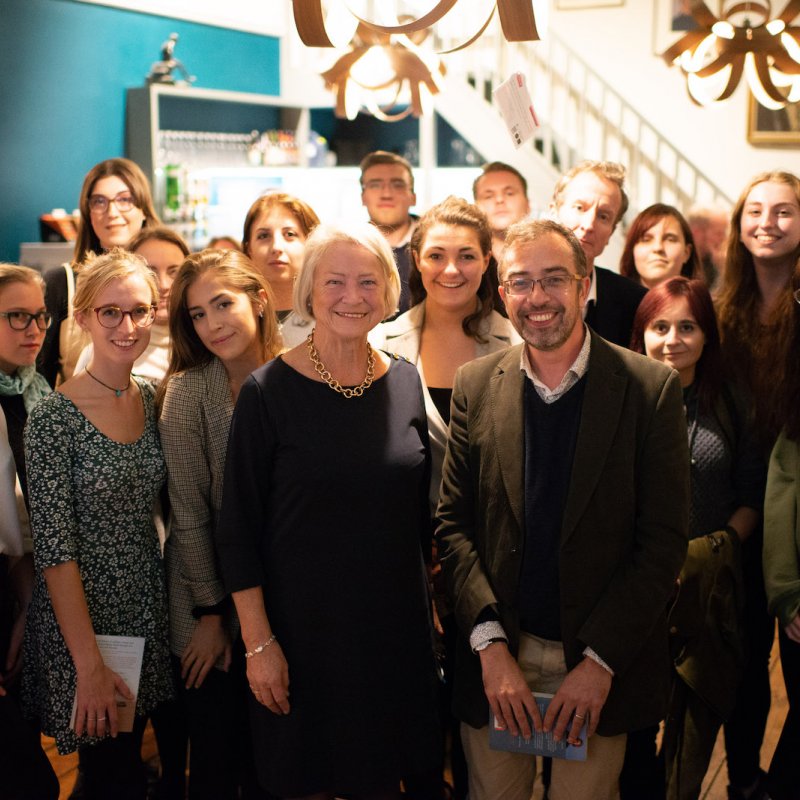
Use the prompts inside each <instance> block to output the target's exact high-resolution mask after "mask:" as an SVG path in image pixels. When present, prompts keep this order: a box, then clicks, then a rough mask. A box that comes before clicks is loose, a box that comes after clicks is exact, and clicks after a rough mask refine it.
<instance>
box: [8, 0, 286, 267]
mask: <svg viewBox="0 0 800 800" xmlns="http://www.w3.org/2000/svg"><path fill="white" fill-rule="evenodd" d="M172 32H175V33H178V34H179V35H180V41H179V42H178V46H177V49H176V55H177V57H178V58H180V59H181V60H182V61H183V62H184V63H185V64H186V66H187V67H188V69H189V71H190V72H191V73H192V74H194V75H196V76H197V84H196V85H197V86H201V87H204V88H211V89H228V90H232V91H242V92H255V93H259V94H272V95H275V94H279V92H280V83H279V75H278V65H279V41H278V40H277V39H276V38H273V37H267V36H258V35H255V34H248V33H244V32H242V31H233V30H228V29H223V28H214V27H211V26H207V25H199V24H196V23H190V22H182V21H178V20H174V19H168V18H165V17H158V16H152V15H148V14H138V13H134V12H129V11H121V10H119V9H114V8H107V7H104V6H95V5H91V4H85V3H77V2H72V1H71V0H2V21H1V22H0V142H1V143H2V159H3V169H2V170H0V259H2V260H11V261H16V260H17V259H18V258H19V250H18V245H19V242H21V241H36V240H38V235H39V231H38V218H39V215H40V214H41V213H43V212H46V211H49V210H50V208H52V207H54V206H63V207H65V208H67V209H68V210H71V209H72V208H74V207H75V206H76V205H77V202H78V194H79V192H80V186H81V182H82V180H83V176H84V175H85V174H86V172H87V171H88V170H89V169H90V168H91V167H92V165H94V164H96V163H97V162H98V161H102V160H103V159H104V158H111V157H114V156H121V155H123V153H124V125H125V90H126V89H127V88H129V87H132V86H142V85H143V84H144V77H145V75H146V74H147V72H148V71H149V69H150V65H151V64H152V63H153V62H154V61H156V60H158V58H159V53H160V46H161V43H162V42H163V41H164V40H165V39H166V38H167V37H168V36H169V34H170V33H172Z"/></svg>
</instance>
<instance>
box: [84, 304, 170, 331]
mask: <svg viewBox="0 0 800 800" xmlns="http://www.w3.org/2000/svg"><path fill="white" fill-rule="evenodd" d="M156 308H157V306H156V305H155V304H153V305H151V306H136V307H135V308H132V309H131V310H130V311H123V310H122V309H121V308H119V307H118V306H99V307H98V308H94V309H92V310H93V311H94V313H95V314H97V321H98V322H99V323H100V324H101V325H102V326H103V327H104V328H119V326H120V325H122V320H123V319H125V317H126V316H128V317H130V318H131V322H132V323H133V324H134V325H135V326H136V327H137V328H149V327H150V326H151V325H152V324H153V322H154V320H155V318H156Z"/></svg>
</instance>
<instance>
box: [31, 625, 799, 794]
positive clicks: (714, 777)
mask: <svg viewBox="0 0 800 800" xmlns="http://www.w3.org/2000/svg"><path fill="white" fill-rule="evenodd" d="M770 684H771V686H772V706H771V708H770V712H769V719H768V720H767V732H766V735H765V736H764V744H763V746H762V748H761V766H762V768H763V769H767V768H768V767H769V762H770V760H771V759H772V754H773V753H774V752H775V747H776V745H777V744H778V737H779V736H780V733H781V729H782V728H783V721H784V719H785V718H786V712H787V710H788V703H787V700H786V690H785V688H784V685H783V673H782V672H781V665H780V659H779V658H778V643H777V639H776V641H775V644H774V645H773V648H772V655H771V657H770ZM42 744H43V746H44V748H45V750H46V752H47V755H48V757H49V758H50V762H51V763H52V765H53V769H55V771H56V775H58V779H59V782H60V784H61V793H60V794H59V800H67V798H68V797H69V793H70V792H71V791H72V787H73V785H74V783H75V776H76V773H77V763H78V757H77V755H76V754H74V753H73V754H72V755H69V756H60V755H58V753H57V752H56V748H55V743H54V742H53V740H52V739H48V738H47V737H45V736H43V737H42ZM142 755H143V757H144V758H145V759H146V760H150V759H152V758H154V757H155V756H156V744H155V740H154V738H153V732H152V729H151V728H150V726H149V725H148V727H147V731H146V733H145V738H144V746H143V748H142ZM798 757H800V754H798ZM727 785H728V768H727V765H726V763H725V747H724V745H723V742H722V734H720V736H719V737H718V739H717V745H716V747H715V749H714V755H713V756H712V759H711V765H710V767H709V770H708V773H707V774H706V778H705V781H703V790H702V792H701V795H700V800H727V796H728V795H727V792H726V787H727ZM541 796H542V790H541V787H537V788H536V791H534V795H533V798H532V800H537V799H538V798H541Z"/></svg>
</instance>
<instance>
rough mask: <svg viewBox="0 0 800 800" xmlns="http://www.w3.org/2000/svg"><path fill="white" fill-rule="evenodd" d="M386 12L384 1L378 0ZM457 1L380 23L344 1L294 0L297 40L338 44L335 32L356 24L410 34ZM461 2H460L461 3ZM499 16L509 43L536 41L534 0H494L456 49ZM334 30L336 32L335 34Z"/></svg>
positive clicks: (442, 0)
mask: <svg viewBox="0 0 800 800" xmlns="http://www.w3.org/2000/svg"><path fill="white" fill-rule="evenodd" d="M380 3H381V5H382V6H383V9H382V11H383V12H384V13H385V11H386V6H387V5H389V4H388V2H387V0H380ZM457 4H458V0H438V1H437V2H435V3H434V4H433V8H431V9H430V11H428V12H426V13H424V14H421V15H420V16H418V17H417V18H416V19H415V18H407V19H405V20H404V21H400V20H399V19H398V20H397V23H396V24H379V23H377V22H375V21H371V20H368V19H366V18H365V17H364V16H363V15H362V14H357V13H355V12H354V11H353V10H352V5H353V4H352V3H351V2H347V0H329V2H328V3H327V5H328V13H327V15H326V14H325V13H324V10H323V5H322V0H293V4H292V5H293V8H294V21H295V25H296V26H297V32H298V34H299V35H300V39H301V40H302V42H303V44H305V45H306V46H307V47H335V46H341V45H340V44H339V42H341V38H338V41H337V42H336V44H334V41H333V39H334V38H337V37H336V34H341V32H342V31H346V30H347V29H348V28H349V29H350V30H351V35H352V34H353V33H355V30H356V25H362V26H365V27H366V28H368V29H370V30H372V31H374V32H375V33H377V34H386V35H392V34H395V35H397V34H412V33H418V32H420V31H424V30H426V29H429V28H431V27H432V26H433V25H435V24H436V23H437V22H439V20H441V19H442V18H443V17H444V16H445V15H446V14H448V13H449V12H451V11H453V10H454V9H455V8H456V6H457ZM462 5H463V4H462ZM495 10H497V13H498V15H499V17H500V26H501V28H502V30H503V35H504V36H505V38H506V39H507V40H508V41H509V42H527V41H537V40H538V39H539V34H538V32H537V30H536V19H535V16H534V11H533V0H497V2H496V3H493V4H492V7H491V11H490V13H489V17H488V19H487V20H486V22H485V23H484V24H483V25H482V26H479V28H478V29H477V32H476V33H475V35H474V36H472V37H470V38H469V40H468V41H466V42H464V43H462V44H461V45H460V46H459V47H458V48H455V49H460V48H463V47H466V46H468V45H470V44H472V42H474V41H475V40H476V39H477V38H478V37H479V36H480V35H481V33H483V31H484V30H485V29H486V27H487V26H488V25H489V22H490V21H491V19H492V17H493V16H494V12H495ZM348 14H349V17H350V18H351V20H352V22H351V23H350V25H349V26H348V23H347V22H346V21H345V18H346V17H347V15H348ZM334 31H335V32H336V34H335V33H334Z"/></svg>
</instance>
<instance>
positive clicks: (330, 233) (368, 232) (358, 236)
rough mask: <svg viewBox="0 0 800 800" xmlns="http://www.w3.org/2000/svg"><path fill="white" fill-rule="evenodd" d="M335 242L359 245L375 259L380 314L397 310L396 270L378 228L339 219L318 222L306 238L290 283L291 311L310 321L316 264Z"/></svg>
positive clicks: (385, 315)
mask: <svg viewBox="0 0 800 800" xmlns="http://www.w3.org/2000/svg"><path fill="white" fill-rule="evenodd" d="M337 244H355V245H358V246H359V247H363V248H364V249H365V250H367V251H368V252H369V253H371V254H372V255H373V256H375V258H376V259H377V260H378V263H379V264H380V265H381V268H382V270H383V275H384V278H385V279H386V290H385V292H384V296H383V316H384V318H386V317H390V316H391V315H392V314H394V313H395V311H397V305H398V302H399V300H400V273H399V272H398V271H397V264H395V261H394V253H392V248H391V247H390V246H389V243H388V242H387V241H386V238H385V237H384V235H383V234H382V233H381V232H380V230H379V229H378V228H376V227H375V226H374V225H371V224H370V223H368V222H342V223H337V224H322V225H318V226H317V227H316V228H315V229H314V230H313V232H312V233H311V235H310V236H309V237H308V239H306V246H305V251H304V253H303V266H302V267H301V269H300V274H299V275H298V276H297V280H296V281H295V284H294V296H293V301H294V302H293V306H294V311H295V313H296V314H298V315H299V316H300V317H301V318H302V319H304V320H306V321H308V322H313V321H314V312H313V309H312V307H311V294H312V290H313V287H314V276H315V274H316V272H317V267H318V266H319V265H320V264H321V263H322V261H323V260H324V258H325V256H326V255H327V253H328V251H329V250H330V249H331V247H333V246H334V245H337Z"/></svg>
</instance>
